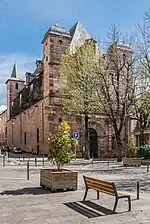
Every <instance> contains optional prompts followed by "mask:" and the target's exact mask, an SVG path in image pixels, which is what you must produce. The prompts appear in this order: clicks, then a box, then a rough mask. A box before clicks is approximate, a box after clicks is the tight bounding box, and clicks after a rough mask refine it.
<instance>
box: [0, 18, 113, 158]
mask: <svg viewBox="0 0 150 224" xmlns="http://www.w3.org/2000/svg"><path fill="white" fill-rule="evenodd" d="M90 38H91V37H90V35H89V34H88V33H87V31H86V30H85V29H84V27H83V26H82V25H81V23H80V22H77V23H76V24H75V25H74V26H73V27H72V28H71V29H70V30H67V29H65V28H63V27H61V26H60V25H58V24H55V25H52V26H51V27H50V29H49V30H48V31H47V32H46V34H45V35H44V39H43V41H42V45H43V59H42V60H37V61H36V69H35V71H34V72H33V73H29V72H26V74H25V77H26V79H25V80H23V79H21V78H19V76H18V73H17V71H16V66H15V65H14V67H13V71H12V74H11V77H10V79H8V80H7V81H6V85H7V110H6V111H4V112H3V113H2V114H1V115H0V118H1V122H2V123H3V125H4V126H0V130H2V132H1V131H0V133H2V136H3V138H1V144H8V146H9V147H10V148H13V147H20V148H21V149H24V150H25V151H27V152H33V153H37V154H39V153H44V154H47V153H48V150H49V146H48V141H47V139H48V137H49V136H50V135H53V134H55V133H56V131H57V129H58V125H59V124H60V122H61V121H62V120H63V119H65V120H67V121H68V123H69V124H70V125H71V132H72V134H73V133H74V132H78V134H79V143H80V147H79V148H78V149H77V156H78V157H82V156H83V154H84V147H83V146H84V119H83V117H82V116H76V117H72V116H70V117H69V116H67V117H66V115H65V114H64V113H63V111H62V107H61V104H60V80H59V77H60V76H59V68H60V59H61V56H62V54H64V53H65V51H66V49H67V48H68V47H70V48H71V49H74V48H75V47H76V46H77V45H82V44H83V43H84V42H85V40H87V39H90ZM3 114H4V115H3ZM4 117H5V118H4ZM2 127H3V128H2ZM4 136H5V137H7V143H6V141H4V140H6V138H5V137H4ZM89 140H90V154H91V155H92V154H93V156H94V157H112V156H116V151H115V137H114V134H113V128H112V126H111V123H110V121H109V119H108V118H107V117H106V116H104V115H101V116H100V115H99V116H98V115H93V116H91V117H90V120H89Z"/></svg>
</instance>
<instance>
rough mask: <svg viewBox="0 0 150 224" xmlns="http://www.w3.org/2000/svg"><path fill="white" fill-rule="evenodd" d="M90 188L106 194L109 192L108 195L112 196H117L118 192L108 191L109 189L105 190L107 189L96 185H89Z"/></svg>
mask: <svg viewBox="0 0 150 224" xmlns="http://www.w3.org/2000/svg"><path fill="white" fill-rule="evenodd" d="M88 187H89V188H91V189H94V190H98V191H101V192H105V193H106V192H107V193H108V194H111V195H116V192H115V190H114V189H113V188H112V189H108V188H105V187H102V186H97V185H94V184H89V185H88Z"/></svg>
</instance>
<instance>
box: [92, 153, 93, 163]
mask: <svg viewBox="0 0 150 224" xmlns="http://www.w3.org/2000/svg"><path fill="white" fill-rule="evenodd" d="M92 165H93V154H92Z"/></svg>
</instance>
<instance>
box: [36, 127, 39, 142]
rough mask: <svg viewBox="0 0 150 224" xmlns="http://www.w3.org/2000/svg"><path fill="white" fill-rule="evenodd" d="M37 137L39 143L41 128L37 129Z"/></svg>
mask: <svg viewBox="0 0 150 224" xmlns="http://www.w3.org/2000/svg"><path fill="white" fill-rule="evenodd" d="M36 138H37V143H38V142H39V139H40V136H39V128H37V130H36Z"/></svg>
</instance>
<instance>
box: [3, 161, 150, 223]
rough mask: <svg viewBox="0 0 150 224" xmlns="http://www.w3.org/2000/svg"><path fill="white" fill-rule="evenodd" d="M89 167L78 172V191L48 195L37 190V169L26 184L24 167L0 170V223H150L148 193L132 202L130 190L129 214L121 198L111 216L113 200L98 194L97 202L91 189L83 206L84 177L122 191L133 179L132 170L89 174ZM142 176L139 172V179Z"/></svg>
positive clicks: (47, 192) (134, 195) (132, 195)
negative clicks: (109, 183) (111, 183)
mask: <svg viewBox="0 0 150 224" xmlns="http://www.w3.org/2000/svg"><path fill="white" fill-rule="evenodd" d="M90 166H91V165H88V167H87V168H89V170H88V169H87V170H83V171H81V172H79V187H78V190H77V191H73V192H72V191H70V192H64V193H50V192H49V191H48V190H45V189H43V188H40V187H39V168H38V167H32V169H31V172H30V180H29V181H27V180H26V169H25V167H20V166H17V167H14V166H13V167H11V166H8V167H0V193H1V195H0V206H1V209H0V224H41V223H42V224H86V223H90V224H139V223H141V224H148V223H150V212H149V204H150V196H149V194H148V191H147V193H141V194H140V200H135V199H136V192H135V189H134V188H132V189H130V191H131V198H132V212H127V209H128V203H127V202H126V201H125V200H123V199H120V201H119V203H118V208H117V210H116V212H117V213H116V214H112V208H113V205H114V197H111V196H108V195H105V194H100V200H96V192H95V191H92V190H91V191H89V193H88V196H87V201H86V202H85V203H83V202H82V199H83V196H84V183H83V179H82V176H83V174H85V175H92V176H95V177H98V178H103V179H110V180H114V182H117V181H118V184H119V183H121V184H122V185H120V189H121V190H124V191H125V190H127V189H128V188H127V185H126V184H125V188H124V183H127V182H128V184H129V183H130V182H132V181H131V176H133V177H134V175H133V170H132V169H128V170H127V171H126V170H122V169H120V171H119V170H117V171H116V170H112V169H111V168H110V170H109V171H108V170H106V171H103V172H102V171H99V172H98V171H96V172H91V171H90V168H91V167H90ZM70 168H71V166H70ZM94 169H97V165H95V167H94V166H93V170H94ZM119 172H121V173H119ZM139 172H145V170H143V171H142V168H141V169H138V168H137V169H135V175H137V173H139ZM122 173H124V176H122ZM112 174H113V175H112ZM142 175H143V174H142V173H141V174H140V176H142ZM125 177H126V179H124V182H123V178H125ZM127 177H128V178H127ZM146 177H149V176H148V175H147V176H146ZM143 178H144V176H143ZM143 182H144V180H143Z"/></svg>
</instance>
